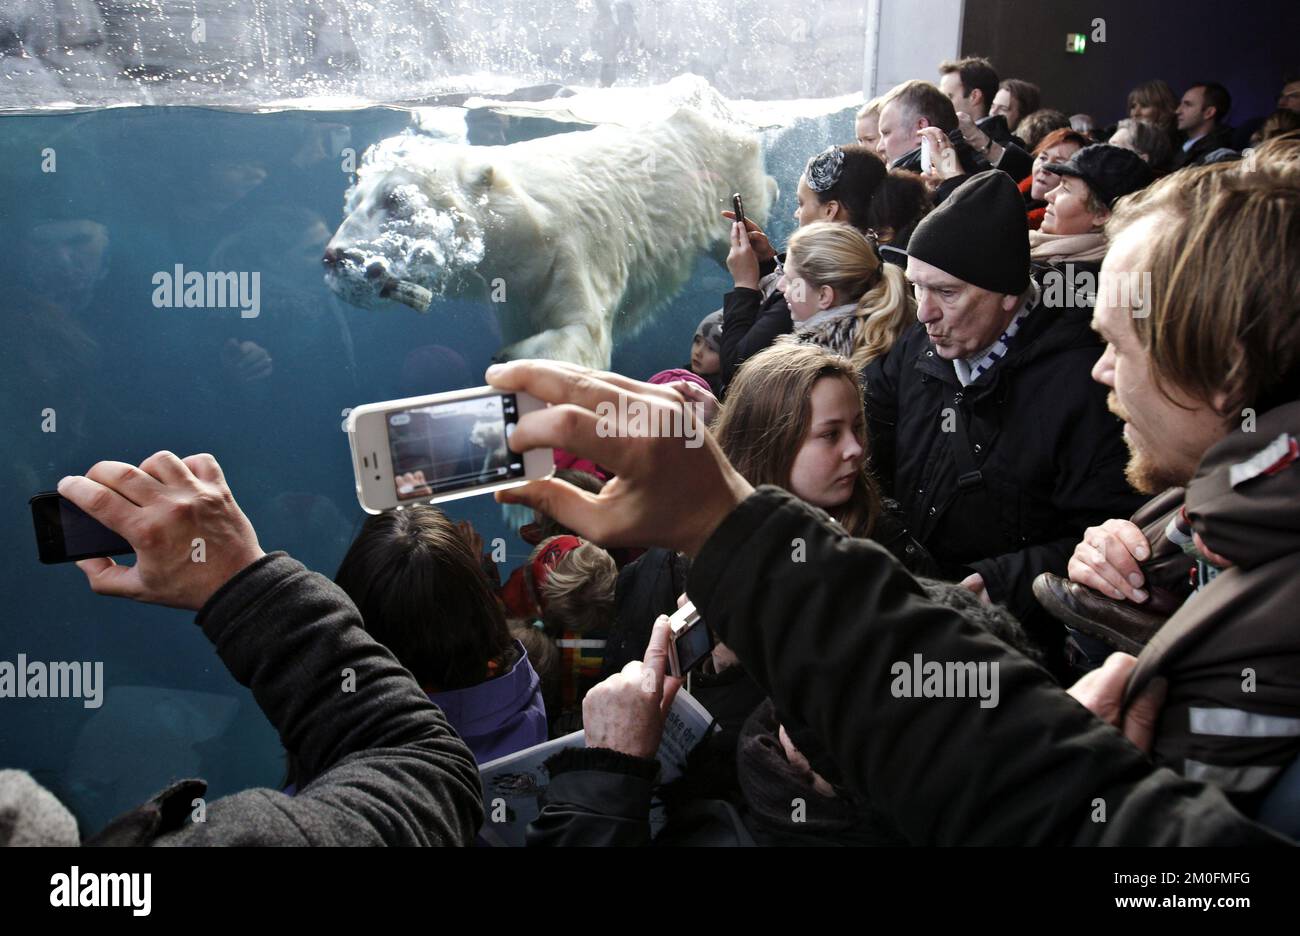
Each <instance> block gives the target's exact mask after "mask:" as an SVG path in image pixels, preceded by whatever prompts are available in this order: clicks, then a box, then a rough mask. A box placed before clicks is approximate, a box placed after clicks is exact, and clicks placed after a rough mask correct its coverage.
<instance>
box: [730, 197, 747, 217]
mask: <svg viewBox="0 0 1300 936" xmlns="http://www.w3.org/2000/svg"><path fill="white" fill-rule="evenodd" d="M731 210H732V211H734V212H735V213H736V220H737V221H739V222H740V223H741V224H744V223H745V203H744V202H743V201H741V200H740V193H739V192H737V193H736V194H735V195H732V196H731Z"/></svg>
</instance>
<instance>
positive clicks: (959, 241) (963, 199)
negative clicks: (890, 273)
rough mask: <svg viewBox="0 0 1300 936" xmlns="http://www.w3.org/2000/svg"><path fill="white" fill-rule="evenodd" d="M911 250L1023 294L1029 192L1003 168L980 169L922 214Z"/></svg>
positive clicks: (986, 285) (981, 282)
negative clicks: (1023, 189) (1026, 206)
mask: <svg viewBox="0 0 1300 936" xmlns="http://www.w3.org/2000/svg"><path fill="white" fill-rule="evenodd" d="M907 253H908V255H909V256H912V257H916V259H918V260H924V261H925V262H926V263H928V264H930V265H931V266H936V267H938V268H939V269H941V270H943V271H944V272H945V273H947V274H949V275H951V276H955V277H957V279H959V280H962V281H964V282H967V283H972V284H974V285H975V286H979V287H980V288H981V289H987V290H990V291H991V292H996V293H1004V294H1006V295H1010V296H1018V295H1020V294H1021V293H1022V292H1024V291H1025V290H1026V289H1028V288H1029V223H1028V221H1027V220H1026V218H1025V199H1024V196H1023V195H1021V194H1020V190H1019V189H1018V188H1017V187H1016V183H1015V182H1012V181H1011V176H1009V175H1007V174H1006V173H1005V172H1003V171H1002V170H1001V169H989V170H986V171H984V172H980V173H977V174H976V175H973V176H971V177H970V178H969V179H968V180H966V181H965V182H963V183H962V184H961V185H960V186H959V187H958V188H957V190H956V191H954V192H953V193H952V194H951V195H949V196H948V198H947V199H945V201H944V203H943V204H942V205H940V206H939V207H938V208H936V209H934V211H932V212H930V213H929V214H928V215H926V216H925V217H924V218H922V219H921V223H920V224H918V225H917V226H916V230H915V231H914V232H913V233H912V239H911V240H910V241H908V244H907Z"/></svg>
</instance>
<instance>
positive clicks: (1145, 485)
mask: <svg viewBox="0 0 1300 936" xmlns="http://www.w3.org/2000/svg"><path fill="white" fill-rule="evenodd" d="M1124 442H1125V443H1126V444H1127V445H1128V464H1127V465H1126V466H1125V467H1124V477H1125V478H1126V479H1127V480H1128V483H1129V484H1130V485H1132V487H1133V490H1135V491H1137V492H1138V493H1139V494H1151V495H1155V494H1159V493H1161V492H1162V491H1166V490H1168V489H1169V488H1173V487H1183V486H1184V485H1186V484H1187V481H1188V479H1187V478H1181V477H1178V476H1177V475H1176V474H1175V473H1174V472H1172V471H1170V470H1169V469H1168V468H1165V467H1164V466H1162V465H1157V464H1156V463H1155V462H1154V461H1152V460H1151V458H1150V457H1148V455H1147V454H1146V453H1145V452H1143V451H1142V450H1141V449H1139V448H1138V447H1137V446H1136V445H1134V444H1133V443H1132V442H1130V441H1129V440H1128V439H1125V440H1124Z"/></svg>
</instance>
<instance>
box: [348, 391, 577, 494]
mask: <svg viewBox="0 0 1300 936" xmlns="http://www.w3.org/2000/svg"><path fill="white" fill-rule="evenodd" d="M545 408H546V404H545V403H543V402H542V401H541V400H539V399H537V398H536V397H534V396H531V395H529V394H527V393H503V392H501V391H499V390H496V389H494V388H493V387H476V388H472V389H469V390H455V391H452V392H450V393H435V394H432V395H430V396H423V397H407V398H406V399H401V400H389V401H387V402H384V403H368V404H366V405H364V406H358V407H356V408H355V409H353V410H352V412H351V413H350V414H349V415H348V423H347V430H348V441H349V443H350V444H351V447H352V470H353V473H354V474H355V476H356V484H357V499H358V500H359V501H360V502H361V506H362V508H363V509H364V510H366V511H367V512H368V513H381V512H383V511H385V510H392V509H394V508H397V507H403V506H405V505H407V504H413V503H431V504H438V503H442V502H443V501H449V500H455V499H457V498H461V497H471V496H473V495H475V494H487V493H489V492H491V491H500V490H504V489H506V488H511V487H517V486H519V485H521V484H527V483H528V482H529V481H532V480H534V479H536V478H544V477H546V476H547V475H549V474H550V473H551V472H552V471H553V470H554V467H555V460H554V455H553V453H552V450H551V449H533V450H532V451H529V452H525V453H523V454H522V455H521V454H516V453H515V452H512V451H511V450H510V447H509V445H508V440H509V438H510V435H511V434H512V433H513V431H514V427H515V426H516V425H517V424H518V422H519V419H520V418H521V417H522V416H524V415H526V414H528V413H532V412H536V411H537V410H541V409H545Z"/></svg>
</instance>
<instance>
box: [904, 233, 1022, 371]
mask: <svg viewBox="0 0 1300 936" xmlns="http://www.w3.org/2000/svg"><path fill="white" fill-rule="evenodd" d="M907 281H908V282H909V283H911V284H912V288H913V289H914V290H915V293H916V319H917V321H918V322H920V323H921V324H922V325H924V326H925V332H926V334H927V335H929V336H930V341H931V343H932V344H933V345H934V350H935V352H936V353H937V354H938V355H939V357H941V358H943V359H944V360H946V361H952V360H956V359H957V358H968V357H971V356H972V355H974V354H977V353H978V352H980V351H983V350H984V349H985V348H987V347H989V346H990V345H992V344H993V343H994V342H995V341H997V340H998V336H999V335H1001V334H1002V331H1003V329H1005V328H1006V327H1007V325H1008V324H1009V323H1010V322H1011V319H1012V317H1013V316H1014V315H1015V311H1016V308H1017V306H1019V304H1020V297H1018V296H1008V295H1004V294H1002V293H995V292H990V291H989V290H987V289H982V288H980V287H979V286H975V285H972V284H971V283H967V282H965V281H964V280H959V279H957V277H955V276H953V275H952V274H951V273H945V272H944V271H943V270H941V269H939V268H938V267H936V266H932V265H931V264H929V263H926V262H925V261H923V260H918V259H917V258H916V257H909V258H908V261H907Z"/></svg>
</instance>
